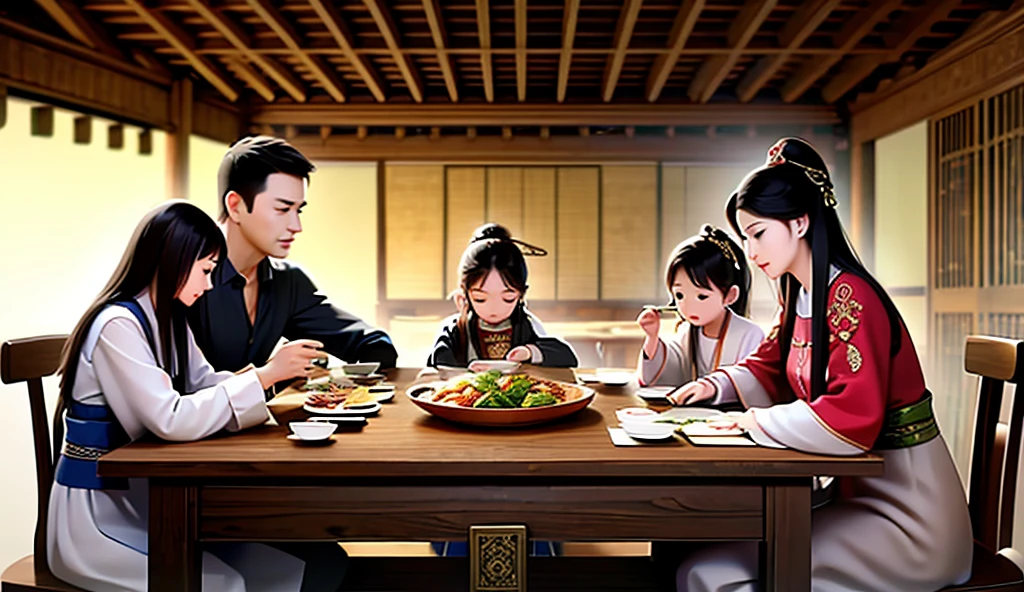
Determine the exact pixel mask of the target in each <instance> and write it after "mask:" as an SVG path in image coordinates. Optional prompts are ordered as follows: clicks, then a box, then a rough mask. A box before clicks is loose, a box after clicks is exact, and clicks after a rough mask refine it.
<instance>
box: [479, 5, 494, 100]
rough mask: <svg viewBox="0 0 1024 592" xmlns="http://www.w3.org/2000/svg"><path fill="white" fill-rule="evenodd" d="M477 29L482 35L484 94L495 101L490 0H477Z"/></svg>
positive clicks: (481, 67) (481, 58) (481, 56)
mask: <svg viewBox="0 0 1024 592" xmlns="http://www.w3.org/2000/svg"><path fill="white" fill-rule="evenodd" d="M476 30H477V35H478V36H479V37H480V72H481V75H482V76H483V79H484V96H485V97H486V98H487V102H488V103H493V102H494V72H493V70H492V68H491V7H490V3H489V2H488V0H476Z"/></svg>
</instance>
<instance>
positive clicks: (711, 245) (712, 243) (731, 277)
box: [665, 224, 750, 376]
mask: <svg viewBox="0 0 1024 592" xmlns="http://www.w3.org/2000/svg"><path fill="white" fill-rule="evenodd" d="M680 269H682V270H685V271H686V275H687V276H688V277H689V278H690V281H691V282H693V284H694V285H695V286H700V287H701V288H704V289H705V290H711V289H716V290H718V291H719V292H721V293H722V295H723V296H725V295H726V294H728V293H729V290H730V288H732V287H733V286H735V287H736V288H737V289H738V290H739V296H738V297H737V298H736V301H735V302H733V303H732V304H731V305H729V308H730V309H732V311H733V312H735V313H736V314H738V315H741V316H747V312H748V308H749V299H750V266H749V265H747V258H746V256H745V255H744V253H743V249H741V248H740V246H739V245H738V244H736V241H734V240H732V238H731V237H730V236H729V234H728V233H727V232H725V231H724V230H722V229H720V228H716V227H714V226H712V225H710V224H705V225H704V226H703V227H701V229H700V234H698V235H697V236H694V237H691V238H688V239H686V240H685V241H683V242H681V243H679V244H678V245H676V248H675V249H673V250H672V254H671V255H669V259H668V265H666V266H665V287H666V288H667V289H668V292H669V297H670V298H671V303H672V304H673V305H674V304H676V301H675V300H676V299H675V294H673V293H672V284H673V282H674V281H675V277H676V273H677V272H678V271H679V270H680ZM684 322H686V321H685V319H680V321H679V323H680V324H681V323H684ZM677 327H678V325H677ZM699 334H700V331H693V330H691V331H690V366H691V368H693V369H694V376H696V368H697V351H698V348H699V347H700V340H699Z"/></svg>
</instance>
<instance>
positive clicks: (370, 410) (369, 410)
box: [302, 402, 381, 415]
mask: <svg viewBox="0 0 1024 592" xmlns="http://www.w3.org/2000/svg"><path fill="white" fill-rule="evenodd" d="M302 409H303V410H305V411H307V412H308V413H313V414H314V415H373V414H375V413H377V412H378V411H380V410H381V404H380V402H374V403H371V404H368V405H365V406H364V405H359V406H358V407H343V406H340V405H339V406H338V407H335V408H334V409H327V408H326V407H311V406H309V405H303V406H302Z"/></svg>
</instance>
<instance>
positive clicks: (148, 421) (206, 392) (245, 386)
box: [92, 317, 268, 441]
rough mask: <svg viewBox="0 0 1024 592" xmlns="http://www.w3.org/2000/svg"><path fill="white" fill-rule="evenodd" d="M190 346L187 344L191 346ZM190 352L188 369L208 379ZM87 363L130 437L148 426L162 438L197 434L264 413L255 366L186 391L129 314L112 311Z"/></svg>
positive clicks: (254, 421) (254, 420)
mask: <svg viewBox="0 0 1024 592" xmlns="http://www.w3.org/2000/svg"><path fill="white" fill-rule="evenodd" d="M190 337H191V336H190ZM194 347H195V345H194V343H192V344H190V349H191V348H194ZM191 355H192V358H191V359H190V368H189V371H190V372H189V374H190V375H191V374H192V371H193V370H195V372H196V373H197V374H198V375H200V376H201V377H202V379H203V380H204V381H207V382H209V381H211V380H212V377H211V375H210V374H208V373H207V372H206V371H205V370H202V369H197V368H192V367H191V365H193V364H196V363H197V362H198V361H199V360H202V363H204V364H206V365H207V366H208V365H209V364H208V363H207V362H206V361H205V360H204V359H202V356H201V354H200V355H199V357H198V359H197V358H196V357H195V354H191ZM92 364H93V369H94V371H95V373H96V377H97V379H98V382H99V384H100V387H101V388H102V390H103V396H104V398H105V399H106V401H107V404H108V405H110V408H111V409H112V410H113V412H114V415H115V416H117V419H118V421H120V422H121V425H122V426H123V427H124V429H125V431H126V432H127V433H128V435H129V436H131V437H132V439H136V438H138V437H140V436H142V435H143V434H145V432H147V431H148V432H152V433H153V434H155V435H156V436H158V437H160V438H162V439H164V440H172V441H191V440H198V439H201V438H204V437H206V436H209V435H211V434H214V433H216V432H218V431H220V430H223V429H228V430H232V431H235V430H240V429H243V428H247V427H251V426H254V425H259V424H261V423H263V422H265V421H266V420H267V417H268V415H267V407H266V402H265V400H264V397H263V388H262V386H261V385H260V382H259V378H258V377H257V375H256V372H254V371H249V372H244V373H242V374H239V375H237V376H236V375H231V376H229V377H228V376H226V377H225V378H224V379H223V380H220V381H219V382H216V383H215V384H211V385H210V386H207V387H205V388H202V389H200V390H197V391H196V392H195V393H193V394H191V395H188V396H182V395H181V394H180V393H178V392H177V391H175V390H174V387H173V386H172V384H171V377H170V376H169V375H168V374H167V373H166V372H164V370H163V369H162V368H160V367H159V365H157V363H156V359H155V358H154V356H153V352H152V350H151V349H150V347H149V344H148V342H147V341H146V338H145V336H144V335H143V332H142V328H141V326H140V325H139V324H138V323H137V322H136V321H134V320H129V319H127V318H124V317H115V318H114V319H112V320H110V321H109V322H108V323H106V325H105V326H104V327H103V329H102V330H101V332H100V335H99V339H98V340H97V342H96V347H95V349H94V350H93V352H92ZM213 376H216V374H214V375H213Z"/></svg>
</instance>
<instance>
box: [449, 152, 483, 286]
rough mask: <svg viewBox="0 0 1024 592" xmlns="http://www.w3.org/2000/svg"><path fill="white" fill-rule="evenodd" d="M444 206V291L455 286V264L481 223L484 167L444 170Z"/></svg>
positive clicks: (456, 274) (456, 284)
mask: <svg viewBox="0 0 1024 592" xmlns="http://www.w3.org/2000/svg"><path fill="white" fill-rule="evenodd" d="M446 174H447V177H448V179H447V182H448V197H447V199H448V203H447V205H446V207H445V209H446V210H447V211H446V214H445V215H446V217H447V229H446V232H447V236H446V237H445V241H446V250H447V254H446V255H445V262H446V266H445V282H444V289H445V291H446V292H450V291H452V290H454V289H456V288H458V286H459V281H460V278H459V260H460V259H461V258H462V252H463V251H464V250H465V249H466V245H467V244H469V239H470V237H471V236H472V234H473V231H474V230H476V228H477V227H479V226H480V225H482V224H483V223H484V220H485V217H484V203H485V202H484V199H485V195H484V193H485V191H486V186H487V182H486V175H487V169H485V168H484V167H461V166H459V167H447V169H446Z"/></svg>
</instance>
